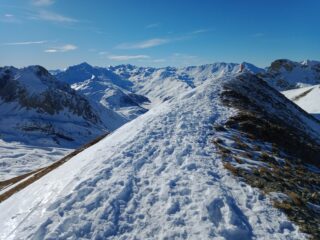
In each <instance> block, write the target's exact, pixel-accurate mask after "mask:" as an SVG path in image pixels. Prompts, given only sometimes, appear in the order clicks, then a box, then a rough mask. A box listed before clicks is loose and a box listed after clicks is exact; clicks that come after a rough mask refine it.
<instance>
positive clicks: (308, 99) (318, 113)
mask: <svg viewBox="0 0 320 240" xmlns="http://www.w3.org/2000/svg"><path fill="white" fill-rule="evenodd" d="M282 94H283V95H285V96H286V97H287V98H289V99H290V100H292V101H293V102H294V103H296V104H297V105H298V106H299V107H301V108H302V109H304V110H305V111H306V112H308V113H310V114H312V115H313V116H315V117H317V118H318V119H319V120H320V85H314V86H312V87H304V88H298V89H292V90H288V91H284V92H282Z"/></svg>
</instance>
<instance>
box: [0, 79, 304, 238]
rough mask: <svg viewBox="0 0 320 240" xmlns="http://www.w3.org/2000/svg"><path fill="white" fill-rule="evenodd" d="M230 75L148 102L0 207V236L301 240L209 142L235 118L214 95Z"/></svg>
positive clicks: (301, 235)
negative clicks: (148, 106) (227, 166)
mask: <svg viewBox="0 0 320 240" xmlns="http://www.w3.org/2000/svg"><path fill="white" fill-rule="evenodd" d="M232 79H234V77H223V78H219V79H213V80H211V81H207V82H205V83H204V84H203V85H200V86H199V87H196V88H195V89H191V90H189V91H187V92H185V93H183V94H180V95H177V96H175V97H173V98H171V99H170V100H168V101H165V102H163V103H161V104H159V105H157V106H155V107H154V108H152V109H151V110H150V111H148V112H147V113H145V114H143V115H142V116H140V117H138V118H137V119H135V120H133V121H131V122H130V123H128V124H125V125H124V126H122V127H120V128H119V129H118V130H116V131H115V132H114V133H112V134H111V135H109V136H107V137H106V138H104V139H103V140H102V141H100V142H99V143H97V144H96V145H94V146H92V147H90V148H89V149H87V150H86V151H84V152H82V153H80V154H79V155H77V156H76V157H74V158H72V159H71V160H70V161H69V162H67V163H66V164H65V165H63V166H61V167H60V168H58V169H56V170H54V171H53V172H51V173H49V174H48V175H46V176H45V177H43V178H42V179H40V180H39V181H37V182H35V183H33V184H32V185H30V186H29V187H27V188H25V189H23V190H22V191H20V192H18V193H16V194H15V195H13V196H12V197H11V198H9V199H7V200H6V201H4V202H2V203H1V204H0V212H1V216H0V236H1V237H2V238H4V239H20V238H24V239H25V238H27V239H59V238H60V239H67V238H71V239H72V238H76V239H158V238H159V239H304V238H305V235H304V234H302V233H300V232H299V231H298V228H297V227H296V226H295V225H294V224H292V223H291V222H289V221H288V220H287V218H286V216H285V215H284V214H283V213H281V212H279V211H278V210H276V209H274V208H273V207H272V205H271V204H270V202H269V200H268V199H267V198H264V197H263V196H262V195H261V193H259V192H258V191H257V189H254V188H252V187H250V186H249V185H247V184H245V183H243V182H241V181H238V180H237V179H235V178H234V177H233V176H232V175H231V174H230V173H229V172H228V171H227V170H226V169H224V167H223V165H222V162H221V158H220V155H218V154H217V149H215V147H214V145H213V144H212V139H213V138H214V137H215V135H216V134H217V132H216V131H215V130H214V129H213V124H223V123H224V122H225V121H227V119H229V118H230V117H231V116H233V115H234V114H235V113H236V112H235V110H234V109H230V108H228V107H226V106H224V105H223V104H222V103H221V99H220V94H221V92H222V91H223V84H225V83H226V82H229V81H231V80H232ZM239 84H241V82H239ZM270 89H271V88H270ZM270 91H273V90H272V89H271V90H270ZM269 107H270V108H272V106H269Z"/></svg>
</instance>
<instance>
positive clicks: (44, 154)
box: [0, 139, 71, 181]
mask: <svg viewBox="0 0 320 240" xmlns="http://www.w3.org/2000/svg"><path fill="white" fill-rule="evenodd" d="M70 151H71V150H70V149H67V148H59V147H41V146H39V145H31V144H30V145H27V144H23V143H21V142H12V141H10V142H6V141H3V140H1V139H0V156H1V159H0V181H2V180H7V179H10V178H12V177H16V176H19V175H22V174H25V173H28V172H31V171H33V170H35V169H38V168H41V167H45V166H47V165H49V164H50V163H52V162H54V161H56V160H58V159H60V158H62V157H63V156H65V155H67V154H68V153H69V152H70Z"/></svg>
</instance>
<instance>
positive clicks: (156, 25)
mask: <svg viewBox="0 0 320 240" xmlns="http://www.w3.org/2000/svg"><path fill="white" fill-rule="evenodd" d="M157 27H160V23H151V24H149V25H147V26H146V28H147V29H150V28H157Z"/></svg>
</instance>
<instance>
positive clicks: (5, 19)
mask: <svg viewBox="0 0 320 240" xmlns="http://www.w3.org/2000/svg"><path fill="white" fill-rule="evenodd" d="M0 21H1V22H5V23H19V22H20V21H19V19H17V18H16V16H15V15H13V14H11V13H6V14H4V15H2V16H0Z"/></svg>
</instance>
